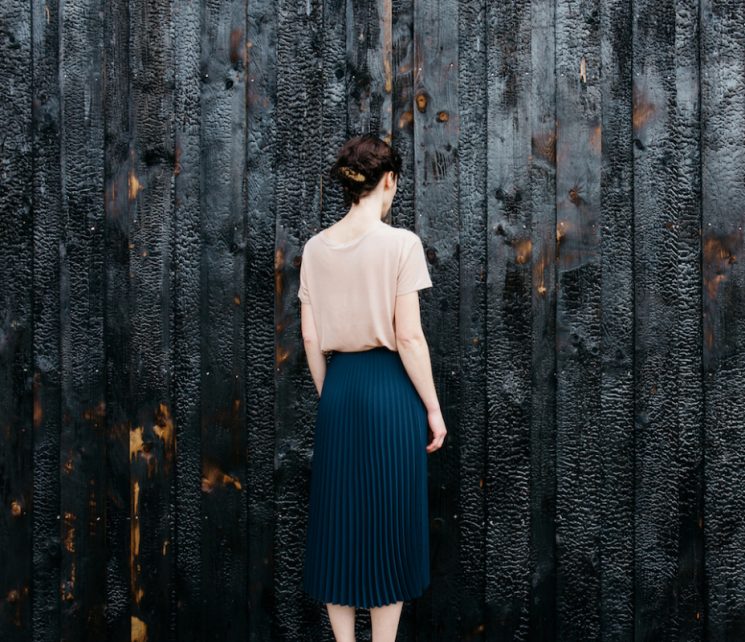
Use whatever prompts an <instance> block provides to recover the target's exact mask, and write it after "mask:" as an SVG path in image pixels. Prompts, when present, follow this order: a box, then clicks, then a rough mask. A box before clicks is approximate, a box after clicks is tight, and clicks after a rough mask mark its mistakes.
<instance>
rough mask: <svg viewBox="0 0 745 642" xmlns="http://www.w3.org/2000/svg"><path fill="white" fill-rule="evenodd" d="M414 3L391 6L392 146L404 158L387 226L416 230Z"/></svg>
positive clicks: (395, 1)
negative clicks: (414, 228)
mask: <svg viewBox="0 0 745 642" xmlns="http://www.w3.org/2000/svg"><path fill="white" fill-rule="evenodd" d="M413 22H414V0H392V2H391V38H392V43H391V67H392V74H393V94H392V96H391V115H392V124H391V127H392V130H391V131H392V136H393V144H394V145H395V146H396V150H397V151H398V153H399V154H400V155H401V176H399V178H398V187H397V188H396V198H395V199H394V201H393V206H392V207H391V215H390V218H389V219H387V222H388V223H391V224H393V225H396V226H397V227H406V228H408V229H413V227H414V217H415V212H416V208H415V207H414V179H415V175H414V39H413V37H412V30H413V28H414V25H413Z"/></svg>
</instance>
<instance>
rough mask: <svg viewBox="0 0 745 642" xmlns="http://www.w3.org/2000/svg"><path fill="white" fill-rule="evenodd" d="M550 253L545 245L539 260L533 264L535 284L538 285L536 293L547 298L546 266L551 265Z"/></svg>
mask: <svg viewBox="0 0 745 642" xmlns="http://www.w3.org/2000/svg"><path fill="white" fill-rule="evenodd" d="M548 251H549V248H548V246H546V245H544V247H543V249H542V250H541V254H540V256H539V257H538V260H537V261H536V262H535V263H534V264H533V283H535V284H536V286H535V288H536V291H537V292H538V294H540V295H541V296H545V295H546V292H548V288H547V287H546V266H548V264H549V259H548Z"/></svg>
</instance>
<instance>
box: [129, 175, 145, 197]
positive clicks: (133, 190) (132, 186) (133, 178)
mask: <svg viewBox="0 0 745 642" xmlns="http://www.w3.org/2000/svg"><path fill="white" fill-rule="evenodd" d="M128 183H129V200H130V201H133V200H135V199H136V198H137V195H138V194H139V193H140V192H141V191H142V190H143V189H144V187H143V186H142V183H140V179H138V178H137V174H135V170H134V168H132V169H130V170H129V180H128Z"/></svg>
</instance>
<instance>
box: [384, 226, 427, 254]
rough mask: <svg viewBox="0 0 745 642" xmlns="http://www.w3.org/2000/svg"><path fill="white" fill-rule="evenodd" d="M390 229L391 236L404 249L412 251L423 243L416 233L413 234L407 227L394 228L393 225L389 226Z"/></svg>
mask: <svg viewBox="0 0 745 642" xmlns="http://www.w3.org/2000/svg"><path fill="white" fill-rule="evenodd" d="M387 227H388V228H389V232H388V233H389V234H390V235H391V238H392V239H395V241H396V242H397V243H398V245H399V246H400V247H402V248H403V249H411V248H412V247H413V246H414V245H416V244H417V243H421V242H422V240H421V239H420V238H419V235H418V234H417V233H416V232H412V231H411V230H410V229H408V228H406V227H393V226H392V225H388V226H387Z"/></svg>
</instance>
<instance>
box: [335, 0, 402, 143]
mask: <svg viewBox="0 0 745 642" xmlns="http://www.w3.org/2000/svg"><path fill="white" fill-rule="evenodd" d="M346 7H347V20H346V28H347V33H346V45H347V49H346V54H347V56H346V57H347V69H348V74H349V75H348V83H347V86H348V89H347V92H348V93H347V111H348V119H349V121H348V122H349V125H348V127H349V131H350V132H352V133H354V134H362V133H366V132H371V133H374V134H377V135H378V136H379V137H380V138H382V139H383V140H385V141H387V142H389V143H390V142H392V141H391V135H392V131H391V125H392V122H391V117H392V100H391V97H392V91H393V75H392V71H391V48H392V23H391V19H392V15H391V10H392V5H391V0H360V1H358V2H347V3H346ZM325 26H326V25H324V28H325ZM327 42H328V41H327Z"/></svg>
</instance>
